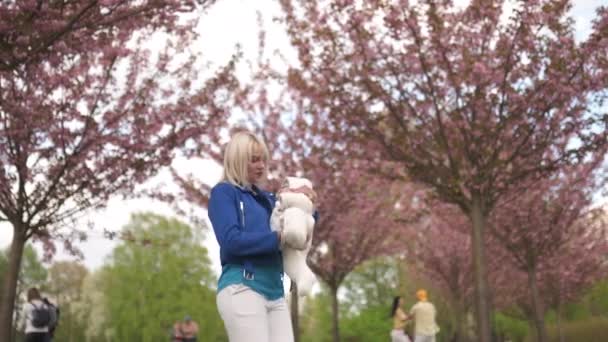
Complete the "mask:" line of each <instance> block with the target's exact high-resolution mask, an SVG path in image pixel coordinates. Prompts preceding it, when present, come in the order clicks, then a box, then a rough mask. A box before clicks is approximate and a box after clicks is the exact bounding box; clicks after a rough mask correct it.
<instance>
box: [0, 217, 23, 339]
mask: <svg viewBox="0 0 608 342" xmlns="http://www.w3.org/2000/svg"><path fill="white" fill-rule="evenodd" d="M25 240H26V239H25V229H22V226H21V225H13V241H12V243H11V248H10V252H9V255H8V267H7V272H6V274H5V276H4V284H3V286H2V296H1V297H2V298H1V299H2V302H1V303H0V341H10V340H11V335H12V334H11V332H12V330H13V329H12V327H13V310H14V308H15V294H16V292H17V279H18V278H19V269H20V268H21V258H22V257H23V248H24V246H25Z"/></svg>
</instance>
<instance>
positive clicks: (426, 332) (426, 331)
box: [410, 289, 439, 342]
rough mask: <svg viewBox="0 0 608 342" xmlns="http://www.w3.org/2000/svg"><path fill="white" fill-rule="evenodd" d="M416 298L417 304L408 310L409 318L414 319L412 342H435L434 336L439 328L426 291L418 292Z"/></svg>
mask: <svg viewBox="0 0 608 342" xmlns="http://www.w3.org/2000/svg"><path fill="white" fill-rule="evenodd" d="M416 297H417V298H418V302H417V303H416V304H414V306H413V307H412V309H411V310H410V316H411V317H412V318H413V319H414V335H415V336H414V342H435V335H436V334H437V333H438V332H439V326H438V325H437V322H436V320H435V319H436V316H437V310H435V306H434V305H433V304H432V303H431V302H429V301H428V294H427V292H426V290H424V289H420V290H418V291H417V292H416Z"/></svg>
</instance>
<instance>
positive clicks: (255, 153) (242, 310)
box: [208, 132, 316, 342]
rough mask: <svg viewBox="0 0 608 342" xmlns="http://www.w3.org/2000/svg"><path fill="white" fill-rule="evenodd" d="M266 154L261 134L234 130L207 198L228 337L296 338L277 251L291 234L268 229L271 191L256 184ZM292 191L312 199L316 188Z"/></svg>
mask: <svg viewBox="0 0 608 342" xmlns="http://www.w3.org/2000/svg"><path fill="white" fill-rule="evenodd" d="M268 158H269V153H268V149H267V148H266V145H265V143H264V142H263V141H262V140H261V139H260V138H258V137H257V136H255V135H254V134H253V133H250V132H239V133H236V134H235V135H234V136H233V137H232V139H231V140H230V142H229V143H228V145H227V146H226V150H225V151H224V175H223V180H222V182H220V183H219V184H217V185H216V186H215V187H214V188H213V189H212V190H211V196H210V198H209V207H208V215H209V219H210V220H211V224H212V226H213V231H214V232H215V237H216V239H217V241H218V243H219V246H220V260H221V264H222V274H221V275H220V278H219V280H218V286H217V288H218V294H217V306H218V311H219V313H220V316H221V317H222V319H223V321H224V326H225V327H226V330H227V333H228V338H229V340H230V341H231V342H245V341H256V342H290V341H293V340H294V337H293V331H292V325H291V318H290V315H289V311H288V307H287V303H286V301H285V294H284V291H283V261H282V258H281V252H280V248H281V245H282V244H289V245H292V244H291V242H292V241H294V237H293V236H289V234H283V232H280V231H279V232H275V231H272V230H271V229H270V215H271V213H272V210H273V208H274V204H275V196H274V195H273V194H271V193H269V192H266V191H264V190H262V189H260V188H259V186H258V184H259V182H260V181H262V180H263V179H264V178H265V175H266V172H267V165H268ZM290 191H297V192H302V193H304V194H306V195H308V196H309V197H310V198H311V200H312V201H313V203H314V200H315V197H316V194H315V193H314V191H312V190H310V189H308V188H298V189H290ZM300 247H301V246H300Z"/></svg>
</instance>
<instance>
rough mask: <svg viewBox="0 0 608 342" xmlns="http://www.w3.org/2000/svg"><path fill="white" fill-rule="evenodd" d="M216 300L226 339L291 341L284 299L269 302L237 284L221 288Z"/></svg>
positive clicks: (259, 341)
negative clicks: (226, 335) (226, 334)
mask: <svg viewBox="0 0 608 342" xmlns="http://www.w3.org/2000/svg"><path fill="white" fill-rule="evenodd" d="M216 299H217V308H218V311H219V313H220V316H221V317H222V320H224V326H225V327H226V331H227V332H228V340H229V341H230V342H254V341H255V342H293V340H294V338H293V329H292V327H291V317H290V316H289V309H288V307H287V302H286V301H285V298H281V299H277V300H272V301H270V300H267V299H266V298H264V296H262V295H260V294H259V293H257V292H255V291H253V290H252V289H251V288H249V287H247V286H245V285H242V284H240V285H230V286H228V287H226V288H224V289H222V290H221V291H220V292H219V293H218V294H217V298H216Z"/></svg>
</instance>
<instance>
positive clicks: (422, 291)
mask: <svg viewBox="0 0 608 342" xmlns="http://www.w3.org/2000/svg"><path fill="white" fill-rule="evenodd" d="M416 297H418V300H419V301H421V302H424V301H426V300H427V299H428V294H427V293H426V290H425V289H420V290H418V291H417V292H416Z"/></svg>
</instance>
